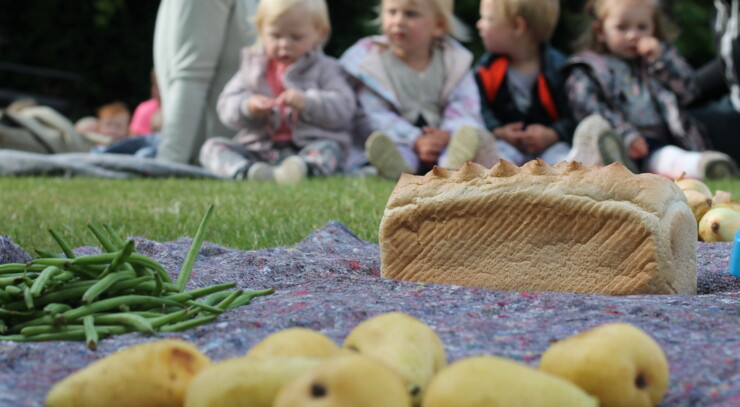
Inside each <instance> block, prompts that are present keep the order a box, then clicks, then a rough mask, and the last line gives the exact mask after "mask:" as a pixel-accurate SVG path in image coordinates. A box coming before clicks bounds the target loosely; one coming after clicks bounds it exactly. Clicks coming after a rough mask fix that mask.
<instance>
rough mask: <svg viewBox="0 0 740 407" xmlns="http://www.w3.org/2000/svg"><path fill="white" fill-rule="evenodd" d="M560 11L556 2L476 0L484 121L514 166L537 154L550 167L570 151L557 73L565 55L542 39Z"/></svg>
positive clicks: (568, 121)
mask: <svg viewBox="0 0 740 407" xmlns="http://www.w3.org/2000/svg"><path fill="white" fill-rule="evenodd" d="M559 13H560V7H559V5H558V1H557V0H482V1H481V2H480V19H479V20H478V23H477V27H478V33H479V35H480V37H481V40H482V41H483V45H484V47H485V49H486V54H485V55H483V57H482V58H481V59H480V61H479V63H478V67H477V70H476V81H477V83H478V88H479V90H480V97H481V101H482V102H481V103H482V113H483V120H484V121H485V124H486V127H487V128H488V129H489V130H491V132H493V135H494V136H495V137H496V139H497V143H498V148H499V151H500V152H501V156H502V157H503V158H505V159H507V160H509V161H512V162H513V163H515V164H517V165H522V164H524V163H525V162H527V161H530V160H532V159H534V158H537V157H540V158H542V159H543V160H544V161H545V162H547V163H548V164H550V165H554V164H556V163H558V162H560V161H562V160H564V159H565V158H566V156H567V155H568V153H569V152H570V142H571V139H572V137H573V130H574V127H575V124H574V121H573V119H572V118H571V117H570V109H569V107H568V99H567V95H566V94H565V78H564V76H563V75H562V74H561V68H562V66H563V65H564V64H565V60H566V58H565V56H564V55H563V54H562V53H560V52H559V51H558V50H556V49H555V48H553V47H552V46H550V45H549V44H548V43H547V41H548V40H549V39H550V37H551V36H552V32H553V31H554V29H555V25H556V24H557V21H558V15H559Z"/></svg>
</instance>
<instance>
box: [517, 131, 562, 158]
mask: <svg viewBox="0 0 740 407" xmlns="http://www.w3.org/2000/svg"><path fill="white" fill-rule="evenodd" d="M557 141H558V133H556V132H555V130H553V129H552V128H550V127H547V126H543V125H541V124H530V125H529V126H527V128H526V129H524V132H523V134H522V136H521V144H522V149H523V150H524V152H525V153H528V154H539V153H541V152H543V151H545V149H547V148H548V147H550V146H551V145H553V144H555V143H556V142H557Z"/></svg>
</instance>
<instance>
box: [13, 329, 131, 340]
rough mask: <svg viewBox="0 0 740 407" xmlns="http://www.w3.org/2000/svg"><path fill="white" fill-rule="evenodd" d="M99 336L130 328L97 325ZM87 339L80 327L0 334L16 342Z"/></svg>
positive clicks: (122, 331)
mask: <svg viewBox="0 0 740 407" xmlns="http://www.w3.org/2000/svg"><path fill="white" fill-rule="evenodd" d="M95 330H96V331H98V335H99V336H108V335H116V334H122V333H126V332H128V329H127V328H126V327H123V326H120V327H119V326H105V327H96V328H95ZM83 339H85V330H84V328H82V327H80V328H78V329H74V330H73V329H67V330H64V329H63V330H62V332H50V333H42V334H37V335H28V336H26V335H7V336H0V341H16V342H41V341H74V340H83Z"/></svg>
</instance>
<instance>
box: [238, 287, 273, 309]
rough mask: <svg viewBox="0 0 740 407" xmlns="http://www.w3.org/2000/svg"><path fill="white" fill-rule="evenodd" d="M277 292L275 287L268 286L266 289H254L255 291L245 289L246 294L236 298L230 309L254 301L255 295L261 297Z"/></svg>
mask: <svg viewBox="0 0 740 407" xmlns="http://www.w3.org/2000/svg"><path fill="white" fill-rule="evenodd" d="M274 292H275V289H273V288H268V289H265V290H253V291H245V292H244V294H242V295H240V296H239V298H237V299H236V300H234V302H232V303H231V305H230V306H229V308H228V309H230V310H232V309H234V308H237V307H241V306H242V305H247V304H249V303H250V302H252V298H254V297H261V296H263V295H270V294H272V293H274Z"/></svg>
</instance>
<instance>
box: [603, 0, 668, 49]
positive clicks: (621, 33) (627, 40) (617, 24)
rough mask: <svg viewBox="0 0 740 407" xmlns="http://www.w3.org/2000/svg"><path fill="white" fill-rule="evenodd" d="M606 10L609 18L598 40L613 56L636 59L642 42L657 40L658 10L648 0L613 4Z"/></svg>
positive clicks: (620, 0)
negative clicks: (653, 37) (644, 40)
mask: <svg viewBox="0 0 740 407" xmlns="http://www.w3.org/2000/svg"><path fill="white" fill-rule="evenodd" d="M604 7H605V10H606V16H605V18H604V19H603V20H602V21H601V26H600V27H597V32H596V35H597V38H598V39H599V41H601V42H603V43H604V45H606V48H607V49H608V50H609V52H611V53H612V54H614V55H616V56H618V57H621V58H625V59H633V58H636V57H637V56H638V54H637V43H638V41H640V39H642V38H645V37H652V36H653V31H654V29H655V26H654V24H653V13H655V10H654V8H653V7H652V6H651V5H649V4H648V3H647V2H645V1H644V0H609V1H608V2H606V4H604Z"/></svg>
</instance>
